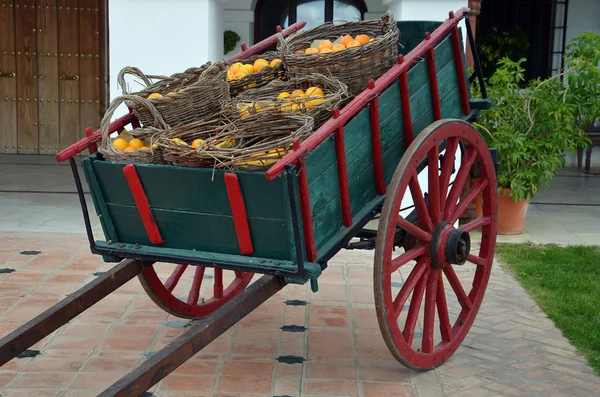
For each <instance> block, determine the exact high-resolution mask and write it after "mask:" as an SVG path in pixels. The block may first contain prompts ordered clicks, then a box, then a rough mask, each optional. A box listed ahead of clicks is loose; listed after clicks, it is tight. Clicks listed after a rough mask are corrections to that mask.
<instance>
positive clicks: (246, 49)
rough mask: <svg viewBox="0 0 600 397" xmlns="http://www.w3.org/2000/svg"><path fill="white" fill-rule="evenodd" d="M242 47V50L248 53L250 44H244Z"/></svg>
mask: <svg viewBox="0 0 600 397" xmlns="http://www.w3.org/2000/svg"><path fill="white" fill-rule="evenodd" d="M240 47H241V48H242V51H248V44H246V43H242V44H241V45H240Z"/></svg>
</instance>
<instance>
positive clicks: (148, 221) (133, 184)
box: [123, 164, 165, 245]
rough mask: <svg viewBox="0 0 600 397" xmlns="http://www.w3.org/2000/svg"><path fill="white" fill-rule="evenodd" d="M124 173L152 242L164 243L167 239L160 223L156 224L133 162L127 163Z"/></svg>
mask: <svg viewBox="0 0 600 397" xmlns="http://www.w3.org/2000/svg"><path fill="white" fill-rule="evenodd" d="M123 173H124V174H125V179H127V184H128V185H129V190H131V194H132V195H133V199H134V200H135V205H136V207H137V209H138V211H139V213H140V217H141V218H142V223H143V224H144V228H145V229H146V233H148V238H150V242H151V243H152V244H158V245H160V244H164V243H165V241H164V240H163V238H162V236H161V235H160V231H159V230H158V225H157V224H156V220H154V216H153V215H152V211H151V210H150V203H149V202H148V197H147V196H146V192H144V188H143V187H142V183H141V182H140V178H139V176H138V174H137V171H136V170H135V166H134V165H133V164H127V165H126V166H125V167H123Z"/></svg>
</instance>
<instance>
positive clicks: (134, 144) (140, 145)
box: [129, 138, 144, 149]
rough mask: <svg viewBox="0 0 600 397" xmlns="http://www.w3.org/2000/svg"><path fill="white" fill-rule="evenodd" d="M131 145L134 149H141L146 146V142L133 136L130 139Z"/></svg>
mask: <svg viewBox="0 0 600 397" xmlns="http://www.w3.org/2000/svg"><path fill="white" fill-rule="evenodd" d="M129 146H131V147H132V148H134V149H141V148H143V147H144V142H142V140H141V139H138V138H133V139H132V140H130V141H129Z"/></svg>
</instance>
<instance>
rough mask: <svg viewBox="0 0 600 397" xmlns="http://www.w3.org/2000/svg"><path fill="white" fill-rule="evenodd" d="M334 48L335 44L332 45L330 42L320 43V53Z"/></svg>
mask: <svg viewBox="0 0 600 397" xmlns="http://www.w3.org/2000/svg"><path fill="white" fill-rule="evenodd" d="M331 47H333V44H331V41H330V40H323V41H321V42H320V43H319V51H321V50H322V49H323V48H331Z"/></svg>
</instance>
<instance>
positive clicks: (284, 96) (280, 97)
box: [277, 91, 290, 99]
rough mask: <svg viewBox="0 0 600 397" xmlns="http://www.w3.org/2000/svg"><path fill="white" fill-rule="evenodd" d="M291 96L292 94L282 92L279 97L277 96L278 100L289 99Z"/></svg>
mask: <svg viewBox="0 0 600 397" xmlns="http://www.w3.org/2000/svg"><path fill="white" fill-rule="evenodd" d="M289 96H290V93H289V92H287V91H283V92H280V93H279V95H277V99H287V98H288V97H289Z"/></svg>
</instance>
